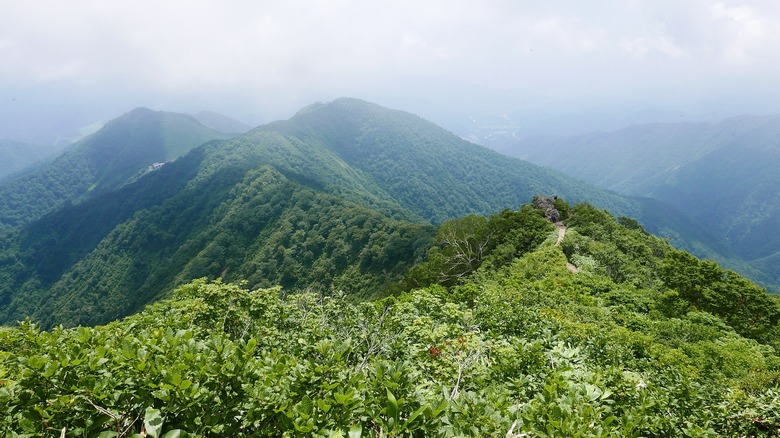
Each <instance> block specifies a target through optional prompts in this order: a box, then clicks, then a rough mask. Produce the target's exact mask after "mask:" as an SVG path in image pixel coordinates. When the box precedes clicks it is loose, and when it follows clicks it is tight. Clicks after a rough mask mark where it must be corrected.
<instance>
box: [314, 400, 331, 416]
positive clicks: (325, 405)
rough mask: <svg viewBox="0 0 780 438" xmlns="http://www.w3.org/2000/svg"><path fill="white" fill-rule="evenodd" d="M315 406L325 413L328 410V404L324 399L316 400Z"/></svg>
mask: <svg viewBox="0 0 780 438" xmlns="http://www.w3.org/2000/svg"><path fill="white" fill-rule="evenodd" d="M317 406H318V407H319V408H320V410H321V411H322V412H325V413H327V412H328V411H330V405H329V404H328V403H327V402H326V401H325V400H317Z"/></svg>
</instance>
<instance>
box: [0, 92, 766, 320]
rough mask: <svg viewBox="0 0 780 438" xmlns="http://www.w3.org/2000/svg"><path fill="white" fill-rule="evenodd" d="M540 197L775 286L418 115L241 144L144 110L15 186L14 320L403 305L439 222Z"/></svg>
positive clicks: (1, 273) (317, 123)
mask: <svg viewBox="0 0 780 438" xmlns="http://www.w3.org/2000/svg"><path fill="white" fill-rule="evenodd" d="M538 194H556V195H559V196H562V197H564V198H566V199H567V200H569V201H571V202H579V201H588V202H591V203H593V204H595V205H597V206H599V207H602V208H607V209H609V210H610V211H612V212H613V213H615V214H618V215H627V216H632V217H636V218H637V219H638V220H639V221H640V222H641V223H642V224H643V225H644V226H645V227H646V228H647V229H648V230H649V231H651V232H658V233H660V234H662V235H666V236H669V237H671V238H672V240H673V242H674V243H676V244H678V245H680V246H683V247H685V248H688V249H691V250H692V251H695V252H698V253H699V254H705V255H708V256H711V257H713V258H718V259H720V260H721V261H726V262H727V263H731V264H732V265H733V266H736V267H739V268H741V269H742V271H743V272H746V273H748V274H752V275H753V276H754V277H760V275H761V273H760V272H758V271H753V270H751V269H750V267H748V266H745V265H740V264H739V260H737V259H735V258H734V257H733V254H731V253H729V252H728V249H727V248H725V247H723V246H720V245H719V243H718V241H717V239H715V238H713V237H712V236H710V235H708V234H707V233H705V232H702V231H701V229H700V228H698V227H697V226H696V224H695V223H693V222H691V221H689V220H688V219H687V218H686V216H685V215H684V214H681V213H679V212H677V211H675V210H674V209H673V208H671V207H668V206H666V205H664V204H662V203H660V202H658V201H654V200H651V199H643V198H629V197H626V196H621V195H618V194H616V193H614V192H609V191H606V190H603V189H598V188H596V187H594V186H591V185H589V184H586V183H583V182H581V181H579V180H576V179H573V178H571V177H567V176H565V175H563V174H562V173H559V172H557V171H552V170H549V169H545V168H542V167H539V166H536V165H533V164H530V163H528V162H525V161H522V160H519V159H515V158H509V157H506V156H503V155H500V154H498V153H496V152H494V151H491V150H489V149H486V148H484V147H481V146H478V145H475V144H473V143H470V142H467V141H464V140H462V139H461V138H459V137H457V136H456V135H454V134H452V133H450V132H448V131H446V130H444V129H442V128H439V127H438V126H436V125H434V124H432V123H430V122H427V121H425V120H423V119H421V118H419V117H417V116H415V115H412V114H409V113H405V112H402V111H395V110H390V109H387V108H383V107H381V106H378V105H374V104H370V103H367V102H364V101H360V100H356V99H346V98H344V99H338V100H335V101H333V102H330V103H320V104H314V105H311V106H308V107H306V108H304V109H302V110H301V111H300V112H298V113H297V114H296V115H295V116H294V117H292V118H291V119H289V120H286V121H280V122H275V123H271V124H268V125H263V126H260V127H257V128H255V129H252V130H250V131H249V132H246V133H244V134H241V135H238V136H234V137H230V136H228V135H225V134H221V133H219V132H217V131H215V130H213V129H210V128H207V127H206V126H204V125H203V124H202V123H200V122H198V121H197V120H196V119H195V118H193V117H190V116H186V115H181V114H175V113H164V112H155V111H151V110H147V109H136V110H133V111H131V112H129V113H127V114H125V115H124V116H122V117H120V118H118V119H115V120H114V121H112V122H110V123H108V124H106V125H105V126H104V127H103V128H102V129H101V130H100V131H98V132H96V133H95V134H93V135H91V136H89V137H87V138H85V139H83V140H81V141H80V142H78V143H76V144H74V145H72V146H70V147H69V148H68V149H67V150H66V151H64V153H63V154H62V155H60V156H59V157H58V158H57V159H55V160H53V161H51V162H49V163H47V164H45V165H42V166H39V167H38V168H36V169H34V170H32V171H30V172H28V173H26V174H23V175H21V176H19V177H17V178H15V179H11V180H9V181H7V182H6V183H4V184H2V185H0V223H2V224H3V227H4V231H3V233H2V235H0V242H2V246H0V278H3V279H4V281H3V282H0V322H6V323H7V322H13V321H15V320H17V319H20V318H23V317H25V316H33V317H34V318H35V319H38V320H40V321H42V322H43V323H44V324H45V325H52V324H58V323H63V324H66V325H74V324H98V323H104V322H106V321H109V320H112V319H115V318H118V317H121V316H124V315H127V314H130V313H133V312H135V311H137V310H138V309H140V308H141V307H143V306H144V305H145V304H147V303H149V302H150V301H151V300H154V299H157V298H159V297H161V296H162V295H164V294H165V293H166V291H169V290H171V289H172V287H174V286H175V285H178V284H182V283H184V282H187V281H190V280H192V279H194V278H199V277H209V278H212V279H213V278H218V277H221V278H225V279H226V280H239V279H245V280H247V281H249V282H250V283H251V285H252V286H272V285H275V284H279V285H282V286H284V287H285V288H287V289H290V290H304V289H311V288H316V289H327V290H343V291H344V292H346V293H350V294H354V295H360V296H366V295H368V294H382V293H388V292H390V291H392V289H393V287H394V284H396V282H397V281H398V280H400V278H401V275H402V274H403V272H404V271H405V270H406V269H407V268H408V267H409V266H411V265H412V264H414V263H415V262H417V261H419V259H420V258H421V257H422V256H423V252H424V250H425V249H426V248H427V247H428V245H429V243H430V241H431V239H432V238H433V233H434V232H435V227H434V226H433V225H435V224H439V223H441V222H443V221H445V220H448V219H451V218H455V217H461V216H464V215H467V214H472V213H474V214H480V215H488V214H492V213H496V212H498V211H500V210H502V209H505V208H517V207H518V206H519V205H521V204H523V203H526V202H528V201H530V200H531V198H533V197H534V196H535V195H538ZM377 285H379V286H377Z"/></svg>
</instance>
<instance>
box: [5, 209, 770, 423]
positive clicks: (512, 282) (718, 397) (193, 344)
mask: <svg viewBox="0 0 780 438" xmlns="http://www.w3.org/2000/svg"><path fill="white" fill-rule="evenodd" d="M493 219H496V218H493ZM472 222H474V223H476V224H478V225H479V224H482V222H481V221H472ZM529 223H533V221H531V222H529ZM571 223H572V224H573V225H574V226H573V227H572V228H570V230H569V233H568V234H567V237H566V239H564V242H563V243H562V244H561V245H560V246H556V245H554V242H555V238H556V237H557V236H556V234H555V233H554V232H551V231H550V230H549V229H544V230H543V229H540V230H539V232H543V233H547V234H545V235H546V236H547V237H548V238H547V239H546V240H545V241H544V242H543V243H541V245H539V246H538V247H537V248H536V249H534V250H527V251H520V253H518V254H517V255H516V256H515V257H514V258H513V259H512V260H511V261H510V262H507V263H500V264H498V263H496V264H494V263H488V262H487V261H485V262H484V263H483V264H482V266H481V267H479V268H477V269H476V271H474V272H473V273H471V274H470V275H468V276H465V277H463V279H462V280H461V281H459V282H456V283H454V284H452V285H451V286H447V287H445V286H442V285H438V284H432V285H429V286H427V287H425V288H423V289H417V290H413V291H410V292H406V293H403V294H401V295H399V296H397V297H389V298H385V299H382V300H378V301H374V302H363V303H354V302H352V301H350V300H348V299H346V297H344V296H342V295H339V294H334V295H331V296H323V295H320V294H313V293H303V294H293V295H287V294H285V293H284V291H283V290H281V289H279V288H270V289H258V290H247V289H245V288H244V287H243V286H241V285H240V284H223V283H221V282H219V281H217V282H211V283H210V282H207V281H205V280H199V281H196V282H193V283H191V284H188V285H186V286H183V287H181V288H179V289H178V290H177V291H176V292H175V293H174V297H173V298H172V299H170V300H167V301H163V302H160V303H157V304H154V305H151V306H149V307H148V308H147V309H146V310H145V311H144V312H142V313H140V314H138V315H135V316H132V317H129V318H126V319H124V320H122V321H119V322H115V323H112V324H109V325H106V326H102V327H95V328H85V327H79V328H75V329H63V328H55V329H54V330H52V331H49V332H45V331H40V330H39V328H37V327H36V326H35V325H34V324H31V323H29V322H27V323H23V324H22V325H21V326H19V327H18V328H8V329H4V330H3V331H2V332H0V352H2V353H0V354H2V356H0V384H1V385H2V386H0V409H2V411H0V430H2V432H3V433H4V434H6V435H9V436H14V434H19V435H20V436H25V435H26V436H31V435H36V436H40V435H44V436H60V435H61V434H62V433H63V430H64V435H65V436H98V435H99V434H101V433H102V435H101V436H130V435H132V434H133V433H138V432H140V431H141V429H142V426H143V427H144V430H145V431H146V433H148V434H150V435H152V436H155V435H153V434H152V433H151V432H153V433H154V434H156V436H161V435H162V434H164V433H170V434H171V435H169V436H174V435H185V431H186V434H189V435H192V436H225V435H230V436H343V437H347V436H349V437H357V436H534V437H556V436H588V437H590V436H593V437H599V436H623V437H640V436H648V437H668V436H776V435H777V434H778V433H780V418H779V417H780V415H778V412H780V390H778V388H777V382H778V377H779V376H780V375H779V374H778V371H779V365H780V361H779V360H778V359H779V358H778V356H777V354H776V350H775V346H776V345H777V342H776V339H777V337H776V336H775V335H774V333H775V332H774V328H775V327H776V325H777V321H776V319H774V318H775V315H774V313H772V312H773V311H772V309H775V310H776V308H777V307H776V304H775V303H774V302H772V301H771V300H769V299H768V298H767V303H769V304H768V307H767V310H763V311H762V312H764V313H762V314H761V315H763V316H761V317H760V318H755V321H754V323H753V324H747V323H746V322H745V321H744V318H749V313H748V311H746V310H744V309H752V308H755V307H756V306H757V304H761V303H764V302H763V301H762V300H763V299H764V298H765V297H764V296H763V295H761V294H759V293H758V292H759V291H757V290H754V289H752V288H750V287H744V288H742V289H739V288H729V289H728V290H729V293H730V294H732V295H730V296H731V297H732V298H731V299H734V297H736V298H735V299H738V300H740V299H741V300H742V301H743V303H744V305H741V306H732V307H733V308H734V309H735V310H734V311H729V310H728V306H727V305H726V304H725V302H724V301H723V300H721V299H719V295H718V294H719V293H721V291H722V289H723V288H722V287H721V286H720V285H721V284H728V282H729V281H732V280H733V279H730V277H731V276H732V275H731V274H730V273H728V272H723V271H721V273H720V274H721V275H720V276H714V277H717V278H712V279H709V280H708V278H707V277H706V276H699V277H696V281H691V282H688V283H684V282H683V283H679V284H677V283H673V282H672V280H673V279H674V278H676V277H673V276H672V273H679V272H681V270H680V269H683V268H685V269H689V270H690V271H689V272H690V273H692V275H693V274H695V273H697V272H699V271H702V272H710V271H711V270H712V267H711V266H709V265H707V264H706V262H699V261H698V260H688V259H687V258H685V257H679V256H676V255H677V253H676V252H674V250H673V249H671V248H670V247H669V246H668V245H667V244H666V243H665V242H663V241H661V240H659V239H656V238H653V237H652V236H648V235H646V234H645V233H644V232H643V231H642V230H641V228H638V227H633V228H632V225H633V224H632V223H631V222H630V221H626V220H621V224H623V225H619V224H618V223H616V222H615V221H614V220H612V218H611V217H609V216H608V215H606V216H605V215H604V214H603V212H599V211H597V210H595V209H592V208H590V207H588V206H578V207H575V208H573V209H572V219H571ZM480 226H481V225H480ZM499 234H500V233H499ZM499 237H500V236H499ZM518 248H519V247H518ZM494 251H495V250H494ZM444 252H445V253H446V251H444ZM491 254H494V255H495V254H497V253H494V252H491ZM498 254H505V253H503V252H500V253H498ZM494 255H493V256H491V255H490V254H488V255H487V256H486V258H485V260H493V259H494V258H495V257H494ZM502 260H504V259H503V258H502ZM567 261H569V262H570V263H573V264H574V265H576V266H577V267H578V271H577V272H576V273H572V272H570V271H568V270H567V268H566V263H567ZM702 264H704V265H702ZM675 266H676V267H677V268H679V269H672V268H674V267H675ZM713 275H714V274H713ZM710 280H712V281H710ZM737 283H739V282H737ZM737 283H735V284H736V285H737V286H738V284H737ZM669 284H675V287H678V288H679V289H680V290H674V289H671V288H670V286H669ZM697 292H699V294H698V295H697V294H696V293H697ZM145 422H146V423H147V424H146V425H145V426H144V423H145ZM150 428H151V429H152V430H151V431H150Z"/></svg>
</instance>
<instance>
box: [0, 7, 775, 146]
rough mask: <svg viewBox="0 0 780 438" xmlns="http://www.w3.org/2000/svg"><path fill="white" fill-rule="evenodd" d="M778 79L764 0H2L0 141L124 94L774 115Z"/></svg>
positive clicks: (272, 105) (250, 116) (242, 115)
mask: <svg viewBox="0 0 780 438" xmlns="http://www.w3.org/2000/svg"><path fill="white" fill-rule="evenodd" d="M778 78H780V2H778V1H776V0H766V1H761V0H751V1H704V0H701V1H700V0H690V1H684V0H676V1H664V0H620V1H599V0H594V1H581V0H560V1H555V0H550V1H519V0H511V1H510V0H506V1H501V0H479V1H468V2H467V1H459V0H447V1H444V0H441V1H438V0H413V1H408V0H392V1H385V0H376V1H375V0H332V1H295V0H285V1H269V0H253V1H238V0H236V1H230V0H222V1H211V0H201V1H198V0H187V1H183V0H182V1H173V0H170V1H160V0H154V1H150V0H132V1H122V0H117V1H98V0H93V1H87V0H68V1H61V0H45V1H43V0H42V1H38V0H4V1H3V2H2V3H0V99H2V100H1V101H0V117H1V118H2V120H0V137H9V136H13V135H16V136H17V137H21V136H23V135H22V134H20V132H22V133H24V132H26V133H27V134H31V133H34V132H35V131H36V130H39V131H41V132H43V131H47V130H56V129H63V128H64V127H67V126H83V125H84V124H87V123H89V122H92V121H95V120H98V119H100V118H105V117H115V116H117V115H119V114H121V113H123V112H126V111H129V110H130V109H132V108H134V107H136V106H147V107H151V108H153V109H164V110H172V111H183V112H196V111H199V110H202V109H206V110H214V111H218V112H222V113H224V114H227V115H229V116H232V117H236V118H238V119H240V120H242V121H244V122H246V123H249V124H251V125H256V124H259V123H263V122H267V121H269V120H271V119H275V118H286V117H289V116H290V115H291V114H292V113H293V112H294V111H295V110H296V109H297V108H298V107H300V106H303V105H306V104H308V103H311V102H312V101H315V100H329V99H333V98H335V97H339V96H342V95H349V96H354V97H361V98H365V99H368V100H373V101H377V102H378V103H383V104H388V105H391V106H396V107H399V106H400V107H403V108H401V109H407V110H412V111H415V110H419V111H422V112H426V114H423V115H424V116H427V117H431V118H433V119H436V118H437V111H438V110H440V111H441V112H442V113H444V112H447V111H461V110H462V109H461V108H454V107H459V106H462V105H469V104H475V102H479V104H481V105H487V106H490V102H491V101H492V99H495V100H496V102H498V101H500V100H501V99H502V98H503V99H504V100H509V101H510V103H511V101H512V100H513V99H514V100H518V99H521V100H525V101H526V102H530V103H537V102H545V101H562V100H563V101H566V100H577V101H578V102H579V103H580V104H581V105H585V106H587V102H594V104H596V103H598V102H599V101H601V102H605V101H609V102H612V101H616V100H621V101H623V102H624V103H625V102H634V104H635V105H636V108H637V110H639V109H642V107H643V106H648V105H650V106H652V105H666V106H667V107H668V108H665V109H667V110H672V111H677V110H678V109H677V108H673V106H674V105H681V106H685V105H688V106H689V107H690V106H692V105H694V104H696V103H697V100H698V101H703V100H707V103H706V105H711V103H710V102H709V99H711V100H712V102H721V103H720V105H722V106H723V108H720V110H721V112H722V113H723V114H728V113H729V112H730V111H731V110H732V107H733V112H734V113H735V114H737V113H743V112H756V113H766V112H780V104H776V103H775V102H778V100H779V99H778V96H780V80H778ZM461 94H462V96H463V99H460V98H459V96H461ZM705 97H706V99H704V98H705ZM416 100H419V101H422V100H425V101H426V104H425V105H422V104H419V105H417V103H416ZM437 101H438V102H439V106H437V103H436V102H437ZM583 102H586V103H585V104H583ZM418 103H419V102H418ZM699 103H701V102H699ZM507 104H508V103H507V102H498V103H496V105H495V106H496V108H498V107H500V106H502V105H507ZM774 105H778V107H775V106H774ZM437 108H438V109H437ZM466 112H467V111H466ZM440 118H441V120H445V118H446V117H445V116H440ZM32 120H35V122H34V123H35V124H38V125H39V126H38V127H32V124H33V122H32Z"/></svg>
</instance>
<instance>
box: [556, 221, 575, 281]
mask: <svg viewBox="0 0 780 438" xmlns="http://www.w3.org/2000/svg"><path fill="white" fill-rule="evenodd" d="M555 228H557V229H558V240H556V241H555V245H556V246H558V245H560V244H561V242H562V241H563V238H564V237H566V225H565V224H564V223H563V222H556V223H555ZM566 269H568V270H569V272H577V267H576V266H574V265H573V264H571V263H569V262H568V261H567V262H566Z"/></svg>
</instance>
